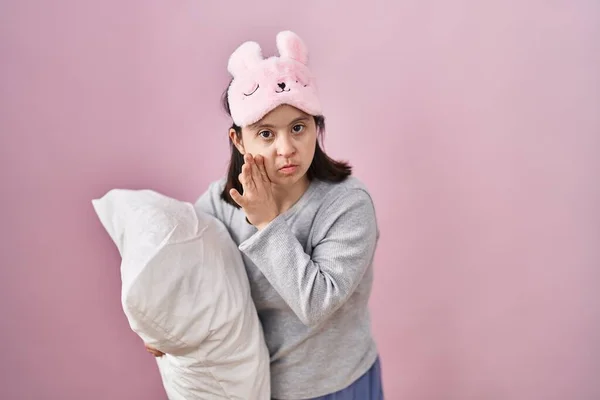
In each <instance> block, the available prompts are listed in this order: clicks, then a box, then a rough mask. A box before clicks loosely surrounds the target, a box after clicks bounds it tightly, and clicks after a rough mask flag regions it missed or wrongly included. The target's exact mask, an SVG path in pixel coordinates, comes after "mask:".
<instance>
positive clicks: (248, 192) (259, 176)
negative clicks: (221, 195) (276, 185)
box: [229, 153, 279, 230]
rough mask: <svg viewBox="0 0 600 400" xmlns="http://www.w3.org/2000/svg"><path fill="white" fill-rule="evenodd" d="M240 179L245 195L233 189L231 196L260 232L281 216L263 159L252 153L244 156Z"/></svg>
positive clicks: (230, 192)
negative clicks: (253, 155)
mask: <svg viewBox="0 0 600 400" xmlns="http://www.w3.org/2000/svg"><path fill="white" fill-rule="evenodd" d="M238 179H239V180H240V183H241V184H242V187H243V188H244V194H243V195H241V194H240V193H239V192H238V191H237V190H235V189H231V190H230V191H229V194H230V195H231V198H232V199H233V200H234V201H235V202H236V203H238V204H239V205H240V207H242V209H243V210H244V212H245V213H246V218H248V221H250V223H251V224H252V225H254V226H255V227H256V228H258V229H259V230H260V229H262V228H264V227H265V226H267V225H268V224H269V222H271V221H273V220H274V219H275V218H276V217H277V216H278V215H279V210H278V209H277V204H275V199H274V198H273V192H272V190H271V180H270V179H269V177H268V176H267V171H266V169H265V161H264V159H263V157H262V156H260V155H258V156H256V157H252V154H250V153H247V154H246V155H244V165H243V166H242V173H241V174H240V175H239V177H238Z"/></svg>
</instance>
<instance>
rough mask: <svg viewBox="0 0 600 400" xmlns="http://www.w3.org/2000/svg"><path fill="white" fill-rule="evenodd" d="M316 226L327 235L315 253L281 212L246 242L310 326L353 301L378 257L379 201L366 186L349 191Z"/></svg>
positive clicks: (249, 253)
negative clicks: (375, 201) (307, 248)
mask: <svg viewBox="0 0 600 400" xmlns="http://www.w3.org/2000/svg"><path fill="white" fill-rule="evenodd" d="M316 224H317V225H316V229H317V231H316V235H317V237H321V239H320V240H319V242H318V243H317V244H316V246H315V247H314V248H313V251H312V255H311V256H309V255H308V254H306V252H305V251H304V249H303V248H302V245H301V244H300V242H299V241H298V239H297V238H296V237H295V235H294V233H293V232H292V231H291V230H290V228H289V227H288V225H287V223H286V221H285V218H284V217H283V216H281V215H280V216H278V217H277V218H275V219H274V220H273V221H271V222H270V223H269V224H268V225H267V226H266V227H265V228H264V229H262V230H260V231H258V232H257V233H256V234H255V235H253V236H252V237H251V238H249V239H248V240H246V241H245V242H243V243H242V244H241V245H240V250H241V251H242V252H244V253H245V254H246V255H247V256H248V257H249V258H250V259H251V260H252V261H253V262H254V264H256V266H257V267H258V268H259V269H260V270H261V271H262V273H263V274H264V275H265V277H266V278H267V279H268V280H269V282H270V283H271V285H273V287H274V288H275V289H276V290H277V292H278V293H279V295H280V296H281V297H283V299H284V300H285V301H286V302H287V304H288V305H289V306H290V307H291V308H292V310H294V312H295V313H296V315H297V316H298V318H300V320H301V321H302V322H303V323H304V324H305V325H308V326H313V325H317V324H319V323H321V322H322V321H324V320H326V319H327V318H328V317H329V316H330V315H331V314H333V313H334V312H335V311H336V310H337V309H338V308H339V307H340V306H342V304H344V302H345V301H346V300H348V298H349V297H350V295H351V294H352V293H353V292H354V290H355V289H356V287H357V286H358V284H359V283H360V281H361V279H362V277H363V275H364V273H365V271H366V269H367V268H368V267H369V265H370V264H371V263H372V261H373V255H374V252H375V247H376V243H377V237H378V231H377V223H376V218H375V210H374V207H373V203H372V200H371V197H370V196H369V194H368V193H367V192H366V191H364V190H362V189H348V190H347V191H346V192H345V193H343V194H342V195H341V196H339V197H338V198H337V199H336V200H335V201H334V202H333V203H332V204H330V206H329V207H327V209H326V210H325V212H324V213H322V215H321V216H320V219H319V220H318V221H316Z"/></svg>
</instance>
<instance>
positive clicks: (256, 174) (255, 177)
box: [248, 156, 263, 187]
mask: <svg viewBox="0 0 600 400" xmlns="http://www.w3.org/2000/svg"><path fill="white" fill-rule="evenodd" d="M259 159H260V156H256V157H254V158H251V159H250V162H249V163H248V165H249V166H250V171H251V174H252V181H253V182H254V185H255V186H259V185H260V187H262V183H263V179H262V176H261V173H260V170H259V166H258V163H259Z"/></svg>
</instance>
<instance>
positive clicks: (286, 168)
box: [279, 164, 298, 175]
mask: <svg viewBox="0 0 600 400" xmlns="http://www.w3.org/2000/svg"><path fill="white" fill-rule="evenodd" d="M297 169H298V166H297V165H293V164H289V165H284V166H283V167H281V168H279V171H280V172H282V173H284V174H286V175H289V174H293V173H294V172H296V170H297Z"/></svg>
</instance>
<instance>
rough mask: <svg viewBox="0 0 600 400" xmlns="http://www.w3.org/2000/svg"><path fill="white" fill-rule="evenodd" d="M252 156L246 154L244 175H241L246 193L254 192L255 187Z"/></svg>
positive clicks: (243, 166)
mask: <svg viewBox="0 0 600 400" xmlns="http://www.w3.org/2000/svg"><path fill="white" fill-rule="evenodd" d="M252 164H253V159H252V154H250V153H246V155H245V156H244V165H242V173H241V174H240V177H241V179H240V183H241V184H242V186H243V187H244V192H245V191H246V190H252V189H254V187H255V183H254V178H253V176H252Z"/></svg>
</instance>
